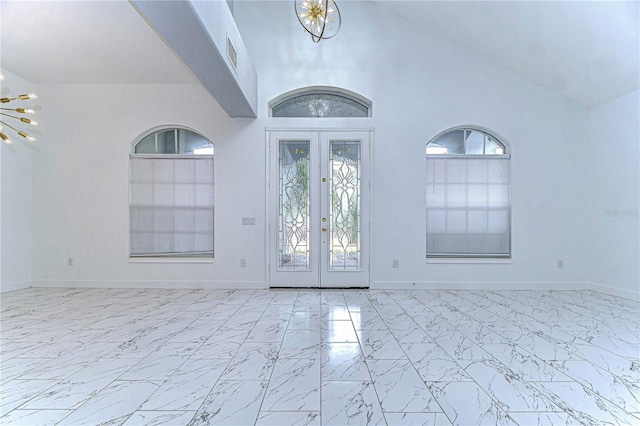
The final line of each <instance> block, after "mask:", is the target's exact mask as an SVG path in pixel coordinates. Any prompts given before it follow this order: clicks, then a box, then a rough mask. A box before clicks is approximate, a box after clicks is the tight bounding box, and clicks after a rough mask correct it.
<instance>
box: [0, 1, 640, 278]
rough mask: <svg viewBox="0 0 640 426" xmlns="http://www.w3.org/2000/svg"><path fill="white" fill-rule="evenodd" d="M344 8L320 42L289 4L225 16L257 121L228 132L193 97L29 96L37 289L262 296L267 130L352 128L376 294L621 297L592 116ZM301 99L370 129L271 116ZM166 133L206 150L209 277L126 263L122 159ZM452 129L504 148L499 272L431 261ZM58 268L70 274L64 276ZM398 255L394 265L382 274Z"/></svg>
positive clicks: (420, 33)
mask: <svg viewBox="0 0 640 426" xmlns="http://www.w3.org/2000/svg"><path fill="white" fill-rule="evenodd" d="M340 7H341V11H342V13H343V19H344V22H343V28H342V29H341V30H340V32H339V33H338V35H337V36H336V37H335V38H334V39H332V40H329V41H323V42H321V43H319V44H314V43H313V42H312V41H311V39H310V37H308V36H307V35H305V34H304V33H303V31H302V29H301V28H300V26H299V24H298V23H297V20H296V19H295V15H294V14H293V11H292V5H291V2H290V1H286V2H261V1H258V2H245V1H243V2H236V3H235V7H234V9H235V10H234V12H235V18H236V20H237V22H238V27H239V29H240V31H241V33H242V36H243V39H244V40H245V43H246V45H247V48H248V50H249V52H250V54H251V57H252V60H253V62H254V65H255V67H256V71H257V73H258V82H259V102H258V105H259V107H258V118H257V119H255V120H251V119H230V118H228V117H227V116H226V114H225V113H224V111H222V109H221V108H220V107H219V105H218V104H217V103H216V102H215V100H214V99H212V98H211V96H210V95H209V94H208V93H207V92H206V91H205V90H204V89H203V88H202V87H200V86H198V85H67V86H43V87H39V88H38V90H39V92H40V100H41V102H42V104H43V111H42V114H41V115H42V117H41V121H43V122H44V123H46V127H44V126H43V128H42V129H43V133H45V134H43V138H42V139H43V140H46V143H43V144H42V145H41V152H40V153H39V154H38V155H37V156H36V157H35V158H34V160H33V161H34V164H33V180H34V182H33V183H34V193H33V212H34V219H33V235H34V238H33V259H34V261H33V268H32V270H33V274H32V275H33V283H34V285H39V286H111V287H132V286H134V287H144V286H154V287H157V286H166V287H225V288H230V287H231V288H239V287H252V288H264V287H266V286H267V285H268V282H267V281H268V274H267V254H268V253H269V251H268V249H267V247H266V242H265V235H266V227H267V224H268V222H269V218H268V217H267V216H266V212H265V206H266V201H267V200H266V197H267V190H266V185H265V176H266V153H267V147H266V143H265V129H266V128H346V127H357V128H375V142H374V151H375V153H374V160H373V164H372V166H373V167H372V170H373V174H374V181H373V188H372V195H373V205H372V215H373V222H374V223H373V232H372V260H373V262H372V264H373V270H372V288H383V287H384V288H393V287H408V288H433V287H441V288H442V287H444V288H473V287H482V288H487V287H492V288H517V289H530V288H576V287H577V288H585V287H587V288H588V287H589V286H592V285H593V284H592V283H596V284H601V285H602V286H601V287H599V288H603V289H607V288H609V287H610V288H616V286H620V285H621V284H615V283H612V281H611V280H609V279H605V278H606V277H605V273H604V272H603V273H602V274H600V275H602V276H603V278H602V279H600V278H598V280H597V281H596V280H595V279H594V278H593V277H592V266H591V263H592V254H593V253H592V250H591V249H590V246H591V245H592V244H593V243H594V242H597V241H599V240H600V238H599V237H595V236H594V234H593V233H591V232H590V229H591V226H592V225H593V223H594V218H593V215H592V214H591V213H592V210H593V202H592V201H591V200H592V198H593V185H592V184H591V183H590V176H591V173H592V167H591V165H592V164H593V161H592V155H593V152H592V151H593V150H591V149H588V146H589V144H590V143H592V141H591V138H590V136H589V134H590V129H589V124H588V123H589V118H590V116H592V115H593V112H592V113H591V115H590V113H589V111H587V110H586V109H585V108H582V107H581V106H579V105H577V104H575V103H573V102H571V101H569V100H567V99H565V98H563V97H560V96H557V95H556V94H554V93H552V92H550V91H548V90H547V89H544V88H541V87H540V86H538V85H536V84H534V83H532V82H530V81H528V80H526V79H524V78H522V77H519V76H518V75H516V74H514V73H512V72H510V71H508V70H505V69H503V68H501V67H499V66H496V65H495V64H493V63H491V62H489V61H487V60H484V59H482V58H480V57H478V56H476V55H473V54H470V53H469V52H468V51H466V50H464V49H462V48H461V47H459V46H457V45H455V44H452V43H450V42H448V41H446V40H443V39H441V38H439V37H436V36H434V35H432V34H430V33H429V32H427V31H426V30H425V29H423V28H420V27H419V26H417V25H416V24H414V23H411V22H408V21H407V20H405V19H403V18H400V17H397V16H395V15H393V14H391V13H390V12H388V11H387V10H386V9H384V8H383V6H381V5H379V4H375V3H372V2H344V1H343V2H341V3H340ZM374 22H375V23H376V25H374V24H373V23H374ZM378 22H381V23H382V24H380V25H378V24H377V23H378ZM311 85H329V86H339V87H343V88H346V89H349V90H352V91H354V92H358V93H361V94H362V95H364V96H366V97H368V98H370V99H371V100H372V101H373V117H371V118H361V119H284V118H269V117H268V110H267V103H268V101H269V100H271V99H273V98H274V97H276V96H278V95H280V94H282V93H284V92H287V91H289V90H292V89H296V88H299V87H304V86H311ZM604 119H605V118H604V115H603V120H604ZM171 124H174V125H181V126H187V127H191V128H193V129H195V130H197V131H198V132H200V133H202V134H203V135H205V136H207V137H209V138H210V139H211V140H212V141H213V143H214V145H215V204H216V219H215V232H216V235H215V252H216V256H215V260H214V261H213V263H133V262H130V261H129V258H128V247H129V219H128V191H129V188H128V177H129V171H128V167H129V158H128V154H129V152H130V146H131V143H133V142H134V141H135V140H136V139H137V138H138V137H139V136H140V135H141V134H142V133H144V132H146V131H147V130H149V129H152V128H154V127H157V126H161V125H171ZM463 124H467V125H478V126H482V127H485V128H488V129H491V130H493V131H495V132H497V133H498V134H499V135H501V136H502V137H504V138H505V139H506V141H507V142H508V143H509V144H510V146H511V148H512V205H513V209H512V214H513V220H512V234H513V237H512V247H513V260H512V262H511V263H508V264H430V263H429V264H428V263H426V260H425V233H426V224H425V184H424V182H425V174H426V170H425V167H426V165H425V159H424V149H425V145H426V143H427V142H428V141H429V140H430V139H431V138H432V137H433V136H435V135H436V134H438V133H439V132H441V131H443V130H445V129H448V128H450V127H453V126H457V125H463ZM45 130H46V132H45ZM636 140H637V138H636ZM585 146H586V147H587V148H585ZM3 159H4V153H3ZM3 161H4V160H3ZM614 165H615V162H613V163H611V165H610V167H614ZM3 174H4V172H3ZM3 185H4V179H3ZM3 197H4V195H3ZM605 204H606V205H607V206H609V203H605ZM2 206H3V210H4V206H5V204H4V199H3V205H2ZM636 206H637V202H636ZM602 208H605V207H604V204H603V207H602ZM3 215H4V211H3ZM242 217H255V218H256V225H255V226H242V225H241V218H242ZM603 220H604V219H603ZM607 220H609V219H607ZM3 239H4V229H3ZM3 253H4V247H3ZM3 256H4V255H3ZM68 257H74V260H75V262H74V266H67V259H68ZM240 258H244V259H247V268H240ZM393 258H397V259H400V268H398V269H393V268H392V259H393ZM557 260H563V261H564V264H565V267H564V268H563V269H558V268H557V267H556V262H557ZM3 273H4V272H3ZM605 286H609V287H605Z"/></svg>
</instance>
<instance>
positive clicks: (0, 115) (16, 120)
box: [0, 75, 38, 145]
mask: <svg viewBox="0 0 640 426" xmlns="http://www.w3.org/2000/svg"><path fill="white" fill-rule="evenodd" d="M3 79H4V77H3V76H2V75H0V80H3ZM37 98H38V97H37V96H36V95H35V94H34V93H28V94H24V95H18V96H16V97H15V98H0V103H1V104H2V105H4V104H8V103H9V102H12V101H27V100H30V99H37ZM5 111H10V112H5ZM15 114H20V115H15ZM25 114H27V115H28V114H35V111H34V110H33V109H31V108H4V106H3V107H2V108H0V139H2V142H4V143H5V145H12V144H13V141H12V140H11V139H10V138H9V136H7V134H6V133H5V132H4V128H5V127H7V128H9V129H11V130H13V131H14V132H15V133H16V134H17V135H18V136H21V137H23V138H25V139H26V140H27V141H29V142H35V141H36V138H34V137H33V136H31V135H30V134H28V133H27V132H25V131H24V130H22V129H20V128H18V127H16V126H20V127H22V126H24V125H25V124H28V125H30V126H37V125H38V123H37V122H36V121H33V120H32V119H30V118H27V117H23V116H22V115H25ZM9 120H11V121H10V123H11V124H9V123H8V122H7V121H9Z"/></svg>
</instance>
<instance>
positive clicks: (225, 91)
mask: <svg viewBox="0 0 640 426" xmlns="http://www.w3.org/2000/svg"><path fill="white" fill-rule="evenodd" d="M130 3H131V4H132V5H133V6H134V7H135V8H136V10H137V11H138V12H139V13H140V15H141V16H142V17H143V18H144V19H145V20H146V21H147V23H149V25H150V26H151V27H152V28H154V30H155V31H156V32H157V33H158V34H159V35H160V37H162V38H163V39H164V41H165V42H166V43H167V44H168V45H169V47H170V48H171V49H172V50H173V51H174V52H175V53H176V55H177V56H178V57H180V58H181V59H182V61H183V62H184V63H185V65H186V66H187V67H188V68H189V69H191V71H192V72H193V74H194V75H195V76H196V77H197V78H198V79H199V80H200V82H202V84H203V86H204V87H205V88H206V89H207V90H208V91H209V92H210V93H211V95H213V97H214V98H215V99H216V100H217V101H218V103H219V104H220V106H221V107H222V108H223V109H224V110H225V111H226V112H227V114H229V116H230V117H233V118H239V117H246V118H256V117H257V113H256V112H257V104H258V76H257V74H256V71H255V69H254V68H253V65H252V63H251V60H250V58H249V54H248V52H247V49H246V47H245V45H244V42H243V41H242V38H241V37H240V33H239V31H238V28H237V26H236V23H235V21H234V19H233V16H232V15H231V11H230V10H229V7H228V6H227V3H226V2H218V1H212V2H202V1H193V2H192V1H191V0H187V1H149V0H130ZM227 38H228V39H229V40H230V42H231V44H232V45H233V47H234V48H235V51H236V53H237V69H236V68H235V67H234V66H233V65H231V61H230V59H229V57H228V55H227V45H228V42H227Z"/></svg>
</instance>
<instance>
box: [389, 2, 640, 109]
mask: <svg viewBox="0 0 640 426" xmlns="http://www.w3.org/2000/svg"><path fill="white" fill-rule="evenodd" d="M382 3H384V4H385V5H386V6H387V7H389V8H390V9H391V10H393V11H394V12H396V13H397V14H399V15H402V16H404V17H405V18H407V19H410V20H413V21H415V22H417V23H419V24H420V25H423V26H424V27H426V28H428V29H430V30H431V31H433V32H436V33H438V34H440V35H441V36H442V37H445V38H447V39H450V40H452V41H454V42H456V43H458V44H460V45H462V46H463V47H465V48H466V49H469V50H471V51H473V52H476V53H478V54H480V55H481V56H484V57H485V58H488V59H490V60H492V61H494V62H496V63H498V64H501V65H503V66H505V67H507V68H509V69H511V70H513V71H515V72H516V73H518V74H520V75H522V76H524V77H527V78H529V79H531V80H533V81H535V82H537V83H538V84H541V85H543V86H545V87H547V88H549V89H551V90H553V91H555V92H557V93H559V94H561V95H564V96H567V97H569V98H571V99H573V100H575V101H576V102H578V103H580V104H582V105H584V106H592V105H597V104H599V103H602V102H604V101H607V100H611V99H615V98H617V97H619V96H622V95H624V94H626V93H629V92H631V91H633V90H636V89H638V79H639V68H638V55H639V51H640V47H639V39H640V35H639V33H638V27H639V24H638V17H639V16H638V14H639V10H638V5H639V2H638V1H637V0H631V1H542V0H539V1H383V2H382Z"/></svg>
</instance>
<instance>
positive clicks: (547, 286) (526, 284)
mask: <svg viewBox="0 0 640 426" xmlns="http://www.w3.org/2000/svg"><path fill="white" fill-rule="evenodd" d="M371 289H372V290H384V289H390V290H392V289H393V290H395V289H397V290H411V289H421V290H591V289H592V288H591V283H585V282H574V281H374V282H373V283H371Z"/></svg>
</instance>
